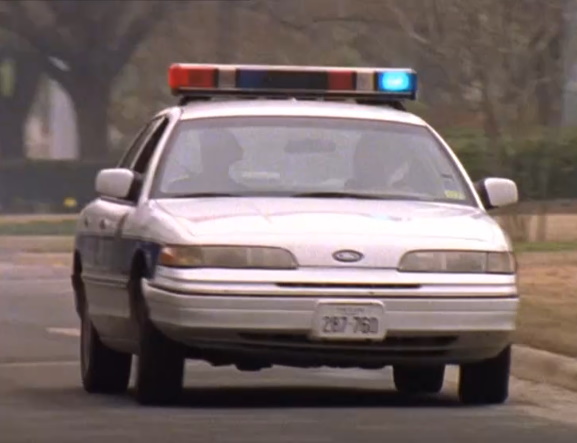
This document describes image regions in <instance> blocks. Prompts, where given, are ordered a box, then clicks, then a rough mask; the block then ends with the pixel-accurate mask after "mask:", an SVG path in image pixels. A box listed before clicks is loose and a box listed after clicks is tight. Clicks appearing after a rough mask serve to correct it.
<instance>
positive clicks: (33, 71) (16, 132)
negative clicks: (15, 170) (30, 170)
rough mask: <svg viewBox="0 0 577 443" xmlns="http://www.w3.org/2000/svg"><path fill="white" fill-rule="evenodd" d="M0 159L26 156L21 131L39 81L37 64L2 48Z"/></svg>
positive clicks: (30, 56) (21, 53)
mask: <svg viewBox="0 0 577 443" xmlns="http://www.w3.org/2000/svg"><path fill="white" fill-rule="evenodd" d="M3 62H7V63H9V65H4V67H5V68H7V69H2V70H1V73H0V75H2V76H3V78H1V79H0V83H1V86H2V87H1V88H0V158H2V160H21V159H24V158H25V157H26V149H25V148H26V146H25V140H24V128H25V124H26V120H27V118H28V114H29V112H30V107H31V106H32V102H33V101H34V97H35V96H36V90H37V87H38V84H39V81H40V73H41V69H40V65H39V62H38V60H37V59H35V56H34V55H33V54H31V53H30V52H27V51H18V50H15V49H4V50H3V51H2V54H0V63H3Z"/></svg>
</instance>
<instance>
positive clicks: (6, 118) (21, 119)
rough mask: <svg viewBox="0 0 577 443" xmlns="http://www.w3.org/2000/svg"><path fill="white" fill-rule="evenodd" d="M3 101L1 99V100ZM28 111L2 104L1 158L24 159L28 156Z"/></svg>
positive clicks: (0, 119)
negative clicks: (25, 127) (25, 137)
mask: <svg viewBox="0 0 577 443" xmlns="http://www.w3.org/2000/svg"><path fill="white" fill-rule="evenodd" d="M0 101H1V100H0ZM27 115H28V113H27V112H25V113H22V112H16V110H15V109H10V108H9V107H8V106H5V104H4V103H2V104H0V122H2V123H0V159H2V161H6V160H23V159H25V158H26V150H25V142H24V125H25V123H26V117H27Z"/></svg>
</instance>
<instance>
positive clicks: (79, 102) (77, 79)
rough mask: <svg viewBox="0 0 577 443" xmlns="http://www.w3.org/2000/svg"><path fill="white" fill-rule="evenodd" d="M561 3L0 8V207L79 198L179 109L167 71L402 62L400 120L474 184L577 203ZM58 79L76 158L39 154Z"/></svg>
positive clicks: (66, 0)
mask: <svg viewBox="0 0 577 443" xmlns="http://www.w3.org/2000/svg"><path fill="white" fill-rule="evenodd" d="M572 1H573V0H547V1H543V0H475V1H471V0H426V1H424V0H228V1H225V0H220V1H217V0H212V1H208V0H189V1H185V0H178V1H171V0H147V1H136V0H82V1H78V0H29V1H26V2H20V1H11V0H0V122H1V123H0V205H2V207H3V208H4V210H5V211H8V210H10V211H30V210H32V208H28V207H27V203H26V202H36V201H38V200H39V199H40V200H42V199H44V200H46V201H50V202H52V201H54V202H55V203H54V204H53V206H54V205H55V206H58V205H59V204H60V203H59V202H60V201H61V199H62V198H63V195H62V193H63V192H64V193H65V194H66V192H70V190H69V189H68V191H67V190H66V183H68V184H70V183H74V187H75V189H76V191H75V192H77V194H78V199H79V201H80V202H83V201H84V200H85V199H88V198H91V196H92V194H91V192H92V184H93V177H94V173H95V171H96V170H97V169H98V168H100V167H102V166H103V165H110V164H112V163H113V162H114V161H115V159H116V158H118V156H119V155H120V153H121V152H122V150H123V149H125V148H126V146H127V144H128V143H129V141H130V140H131V139H132V137H133V136H134V134H135V132H136V131H137V130H138V129H139V127H140V126H141V125H142V124H143V122H144V121H145V120H146V119H148V118H149V117H150V116H151V115H152V114H153V113H155V112H157V111H159V110H160V109H162V108H163V107H166V106H170V105H173V104H175V103H176V99H175V98H174V97H172V96H171V95H170V92H169V89H168V87H167V83H166V73H167V68H168V66H169V65H170V64H171V63H173V62H199V63H200V62H202V63H212V62H214V63H263V64H273V63H280V64H307V65H350V66H392V67H401V66H410V67H413V68H415V69H416V70H417V71H418V72H419V81H420V93H419V101H418V102H415V103H411V104H410V105H409V108H410V110H412V111H413V112H415V113H417V114H419V115H421V116H422V117H424V118H425V119H426V120H427V121H428V122H430V123H431V124H432V125H433V126H434V127H435V128H436V129H437V130H438V131H439V132H440V133H441V134H442V135H443V136H445V137H446V139H447V141H448V142H449V143H450V145H451V146H452V148H453V149H454V150H455V151H456V152H457V153H458V155H459V156H460V158H461V160H462V162H463V163H464V165H465V167H466V168H467V170H468V171H469V173H470V175H471V176H472V178H473V179H478V178H481V177H483V176H488V175H500V176H506V177H511V178H513V179H515V180H516V181H517V182H518V184H519V187H520V189H521V192H522V196H523V198H524V199H551V198H577V173H576V171H575V168H576V167H577V166H576V165H577V130H576V129H575V128H574V126H577V125H575V122H572V121H570V119H569V120H568V119H567V110H566V109H564V97H565V92H566V86H567V84H568V77H567V75H568V68H567V66H568V65H569V62H570V60H573V59H574V58H575V55H576V54H575V52H576V51H575V50H574V42H573V36H572V35H569V34H568V29H570V28H571V27H570V26H568V25H567V20H568V18H567V11H568V8H569V7H570V6H571V2H572ZM54 85H58V87H59V88H61V89H62V90H63V91H65V94H66V95H67V96H68V97H69V99H70V104H71V107H72V109H73V110H74V113H75V116H76V134H77V141H76V145H77V146H75V147H74V149H75V152H77V154H78V157H79V158H78V159H68V160H66V159H64V160H63V159H60V160H54V159H53V158H54V157H53V156H51V154H50V152H49V151H50V150H49V149H47V148H46V146H47V145H48V144H49V141H50V139H51V137H52V138H54V130H53V129H51V128H50V125H49V124H48V123H47V122H48V120H49V119H48V118H47V117H46V116H47V113H48V112H49V109H50V102H51V98H50V97H51V95H50V92H49V90H50V88H51V87H54ZM576 113H577V112H576ZM31 133H32V134H36V135H35V137H33V136H32V135H30V134H31ZM78 162H80V163H81V164H79V163H78ZM79 171H81V172H80V173H79ZM31 177H32V178H33V179H30V178H31ZM54 177H57V178H56V179H55V178H54ZM24 178H28V179H29V180H28V182H27V183H26V184H22V185H19V184H18V183H20V182H19V181H18V180H21V181H22V180H23V179H24ZM58 181H59V182H60V183H61V184H59V185H57V184H56V182H58ZM15 190H17V191H15ZM57 190H58V191H57ZM15 202H19V203H15ZM49 206H50V205H49Z"/></svg>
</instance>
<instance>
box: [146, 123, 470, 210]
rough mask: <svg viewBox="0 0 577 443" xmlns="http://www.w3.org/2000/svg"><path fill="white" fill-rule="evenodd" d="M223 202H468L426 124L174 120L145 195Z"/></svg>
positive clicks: (456, 174)
mask: <svg viewBox="0 0 577 443" xmlns="http://www.w3.org/2000/svg"><path fill="white" fill-rule="evenodd" d="M231 195H232V196H269V195H270V196H287V197H302V198H306V197H325V198H382V199H409V200H412V199H414V200H427V201H438V202H453V203H460V204H467V205H474V204H475V203H474V199H473V198H472V196H471V194H470V191H469V189H468V187H467V185H466V183H465V180H464V178H463V176H462V175H461V173H460V172H459V170H458V169H457V167H456V165H455V164H454V162H453V160H452V159H451V157H450V156H449V155H448V153H447V152H446V150H445V149H444V147H443V146H442V145H441V144H440V143H439V141H438V140H437V138H436V137H435V136H434V135H433V133H432V132H431V131H430V130H429V129H428V128H426V127H424V126H418V125H411V124H405V123H396V122H383V121H376V120H361V119H344V118H318V117H316V118H305V117H218V118H207V119H196V120H185V121H182V122H180V123H179V124H178V126H177V128H176V130H175V132H174V133H173V135H172V137H171V139H170V141H169V145H168V146H167V148H166V149H165V152H164V153H163V157H162V159H161V163H160V165H159V169H158V173H157V175H156V179H155V183H154V188H153V196H154V197H156V198H163V197H192V196H205V197H208V196H213V197H224V196H231Z"/></svg>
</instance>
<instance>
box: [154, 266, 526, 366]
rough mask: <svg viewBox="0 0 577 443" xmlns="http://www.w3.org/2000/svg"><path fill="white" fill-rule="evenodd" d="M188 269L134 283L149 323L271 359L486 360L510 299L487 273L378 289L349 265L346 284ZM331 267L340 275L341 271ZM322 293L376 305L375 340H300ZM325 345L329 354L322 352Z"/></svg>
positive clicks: (513, 304)
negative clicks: (224, 277)
mask: <svg viewBox="0 0 577 443" xmlns="http://www.w3.org/2000/svg"><path fill="white" fill-rule="evenodd" d="M192 272H198V271H175V270H162V272H159V273H157V275H156V276H155V279H154V280H152V281H143V292H144V295H145V298H146V302H147V304H148V307H149V312H150V317H151V320H152V321H153V322H154V323H155V324H156V325H157V327H159V329H161V330H162V331H163V332H164V333H165V334H167V335H168V336H170V337H171V338H173V339H174V340H177V341H180V342H182V343H185V344H187V345H189V346H192V347H198V348H205V349H222V350H236V351H238V350H244V351H247V352H257V351H259V350H260V353H273V354H274V355H275V356H277V357H278V356H280V357H279V358H280V360H281V361H282V358H281V357H282V354H283V353H284V354H287V355H289V356H290V355H294V354H299V353H300V354H303V355H304V354H306V353H307V352H308V353H309V354H311V355H312V354H314V355H316V357H315V358H318V359H320V360H323V359H324V360H323V361H329V360H330V359H332V358H336V359H340V360H343V359H344V360H346V359H347V358H349V357H350V359H352V360H354V361H356V362H359V364H360V362H361V360H367V361H369V360H372V361H373V362H376V361H378V362H382V363H383V364H385V363H392V362H395V361H406V360H407V359H408V360H411V361H419V362H433V361H441V362H444V363H460V362H465V361H472V360H479V359H483V358H489V357H492V356H494V355H496V354H497V353H499V352H500V351H501V350H502V349H503V348H504V347H505V346H507V345H508V344H509V343H510V341H511V334H512V332H513V331H514V330H515V320H516V315H517V309H518V303H519V300H518V297H517V291H516V286H515V279H514V277H512V276H494V277H496V279H497V280H496V281H492V282H490V284H479V283H477V284H476V285H475V284H472V282H466V281H461V282H456V283H455V282H452V283H451V282H449V283H445V284H442V283H441V281H439V282H436V284H430V283H429V284H426V285H422V284H421V285H414V284H412V286H411V285H409V283H406V282H405V283H403V282H399V281H397V282H393V284H391V285H390V287H385V285H379V284H378V283H377V282H373V281H371V278H369V272H366V271H363V272H358V271H357V272H353V271H351V273H352V274H357V275H356V279H355V278H350V277H351V276H348V277H345V281H346V282H347V283H338V281H336V280H335V279H336V275H337V274H334V275H331V272H328V271H327V273H324V274H322V275H323V279H322V280H319V279H318V278H317V279H316V283H315V284H313V283H312V281H315V279H314V278H313V277H310V276H309V277H310V279H311V281H310V282H308V283H307V281H306V280H307V279H306V276H305V275H301V276H300V280H301V282H300V283H297V282H296V281H293V282H289V283H290V284H282V285H279V284H271V283H270V280H268V282H267V283H259V282H255V281H250V280H245V281H242V280H239V279H240V278H241V277H244V278H246V277H247V275H246V272H245V273H240V274H239V275H237V276H236V278H231V275H230V273H229V276H228V277H229V278H231V279H230V282H222V281H215V280H212V281H211V275H210V272H209V273H207V274H204V275H203V280H199V279H198V277H199V276H198V275H197V276H195V277H197V278H195V279H192V278H190V277H191V275H190V273H192ZM315 272H316V271H315ZM232 274H234V272H232ZM339 274H341V278H342V271H339ZM359 274H361V275H359ZM232 277H235V276H234V275H232ZM317 277H318V275H317ZM428 277H429V278H430V277H431V276H428ZM261 278H262V275H261ZM380 278H381V281H383V280H384V279H383V278H382V276H380ZM397 278H399V276H397ZM457 278H458V279H463V277H461V276H459V277H457ZM465 278H471V277H465ZM477 278H478V277H477ZM331 279H333V280H331ZM303 280H304V282H303ZM391 280H394V279H392V278H387V279H386V280H385V281H391ZM273 281H274V280H273ZM277 281H279V280H278V279H277ZM282 281H286V276H285V278H284V279H282ZM319 281H323V285H319V283H318V282H319ZM341 281H343V280H341ZM231 282H234V283H231ZM361 282H362V283H361ZM403 285H405V286H403ZM417 286H418V287H417ZM327 299H335V300H338V301H359V299H363V300H367V301H368V300H376V301H380V302H382V303H383V304H384V306H385V324H386V330H387V334H386V338H385V340H384V341H383V342H377V343H370V344H369V343H363V342H360V343H352V342H341V343H339V342H322V343H319V342H316V341H312V340H310V339H309V334H310V331H311V328H312V325H313V317H314V313H315V308H316V306H317V304H318V303H319V301H321V300H322V301H326V300H327ZM361 351H362V352H361ZM367 351H370V352H367ZM327 352H328V354H330V355H328V354H327V355H326V357H323V355H324V354H326V353H327ZM358 352H361V354H360V355H357V354H358ZM271 358H272V357H271ZM275 358H276V357H275ZM311 358H312V357H311ZM289 360H290V358H289ZM320 360H319V361H320Z"/></svg>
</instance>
